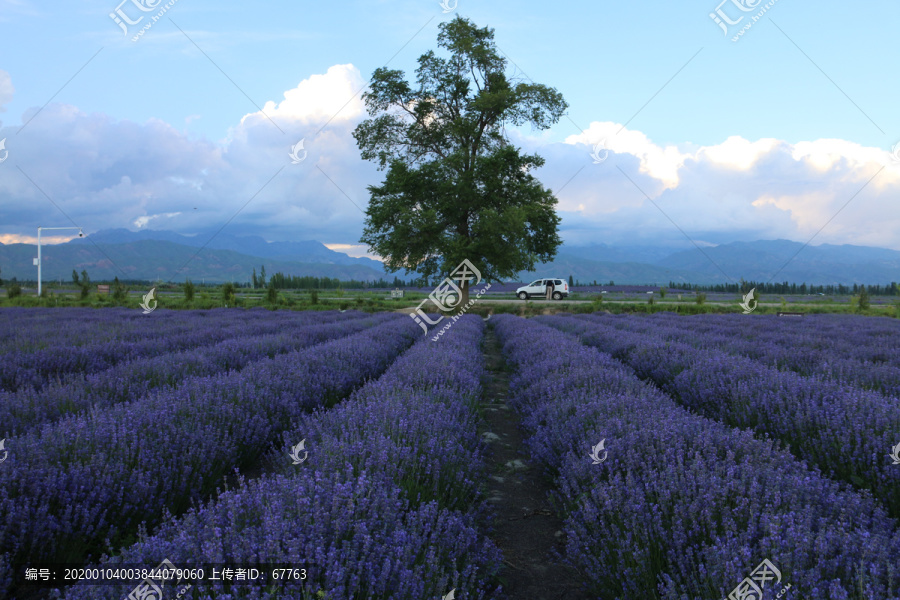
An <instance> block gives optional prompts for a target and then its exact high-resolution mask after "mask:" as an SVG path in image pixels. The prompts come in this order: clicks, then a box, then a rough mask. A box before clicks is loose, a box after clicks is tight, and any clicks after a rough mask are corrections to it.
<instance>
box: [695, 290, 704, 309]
mask: <svg viewBox="0 0 900 600" xmlns="http://www.w3.org/2000/svg"><path fill="white" fill-rule="evenodd" d="M696 302H697V304H698V305H699V306H703V305H704V304H706V294H704V293H703V292H697V300H696Z"/></svg>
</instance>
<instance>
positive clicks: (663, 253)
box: [560, 244, 673, 264]
mask: <svg viewBox="0 0 900 600" xmlns="http://www.w3.org/2000/svg"><path fill="white" fill-rule="evenodd" d="M672 252H673V249H672V248H666V247H663V246H608V245H607V244H594V245H592V246H563V247H562V248H560V256H572V257H578V258H583V259H587V260H591V261H597V262H613V263H646V264H656V262H657V261H659V260H662V259H663V258H665V257H667V256H669V255H670V254H672Z"/></svg>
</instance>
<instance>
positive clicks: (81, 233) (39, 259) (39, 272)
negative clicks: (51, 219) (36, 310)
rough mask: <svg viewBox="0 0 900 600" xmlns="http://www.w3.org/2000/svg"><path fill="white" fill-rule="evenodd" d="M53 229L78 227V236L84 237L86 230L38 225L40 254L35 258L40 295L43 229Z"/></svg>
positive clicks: (39, 294)
mask: <svg viewBox="0 0 900 600" xmlns="http://www.w3.org/2000/svg"><path fill="white" fill-rule="evenodd" d="M44 229H46V230H48V231H49V230H51V229H55V230H58V229H77V230H78V237H84V232H83V231H82V230H81V227H38V255H37V258H36V259H34V264H35V265H37V268H38V292H37V293H38V297H39V298H40V296H41V230H44Z"/></svg>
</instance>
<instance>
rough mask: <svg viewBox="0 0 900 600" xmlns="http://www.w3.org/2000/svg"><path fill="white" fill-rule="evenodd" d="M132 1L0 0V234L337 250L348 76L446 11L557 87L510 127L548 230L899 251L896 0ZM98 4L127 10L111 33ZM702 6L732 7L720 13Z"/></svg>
mask: <svg viewBox="0 0 900 600" xmlns="http://www.w3.org/2000/svg"><path fill="white" fill-rule="evenodd" d="M140 1H141V0H126V2H125V3H123V4H121V5H120V4H118V0H109V1H107V0H102V1H100V0H82V1H76V2H67V3H54V4H53V5H52V7H50V6H48V3H38V2H35V1H33V0H0V39H2V40H3V45H2V47H3V50H2V53H0V111H2V112H0V139H5V140H6V142H5V150H0V159H3V157H4V152H8V153H9V154H8V155H6V159H5V160H3V162H2V163H0V242H3V243H11V242H15V241H33V240H34V238H35V237H36V228H37V227H38V226H39V225H40V226H53V225H57V226H65V225H71V221H74V222H76V223H77V224H78V225H81V226H83V227H85V230H86V232H91V231H96V230H99V229H106V228H112V227H127V228H130V229H138V228H151V229H170V230H174V231H178V232H180V233H183V234H193V233H201V232H203V233H204V234H208V232H214V231H217V230H218V229H219V228H220V227H222V226H223V225H225V224H226V223H228V225H227V231H228V232H229V233H232V234H238V235H240V234H245V233H246V234H257V235H261V236H263V237H264V238H266V239H269V240H290V239H316V240H319V241H321V242H323V243H326V244H328V245H329V246H332V247H334V248H336V249H342V250H344V251H347V252H349V253H351V254H354V255H362V254H364V253H365V248H364V247H359V246H358V240H359V236H360V234H361V232H362V228H363V220H364V217H363V214H362V212H361V211H360V209H359V208H358V207H362V208H365V204H366V202H367V198H368V193H367V191H366V186H367V185H371V184H376V183H378V182H379V181H380V179H381V176H382V175H383V174H382V173H380V172H378V171H377V170H376V169H375V168H374V165H372V164H371V163H367V162H365V161H363V160H362V159H361V158H360V157H359V151H358V149H357V148H356V145H355V140H354V139H353V138H352V136H351V135H350V133H351V132H352V130H353V128H354V127H355V126H356V125H357V124H358V123H359V122H360V121H361V120H362V119H364V118H365V117H366V115H365V112H364V107H363V105H362V102H361V101H360V100H359V96H358V95H355V92H356V91H357V90H358V89H359V88H360V87H362V86H364V85H365V82H366V81H367V80H368V78H369V77H370V76H371V74H372V72H373V71H374V70H375V69H376V68H378V67H380V66H384V65H387V66H389V67H390V68H397V69H402V70H403V71H405V72H406V73H407V78H408V79H409V80H413V78H414V73H413V71H414V69H415V67H416V60H417V58H418V57H419V56H420V55H421V54H422V53H423V52H425V51H427V50H429V49H436V37H437V33H438V25H439V23H441V22H442V21H446V20H449V19H451V18H453V17H454V16H456V15H457V14H461V15H463V16H465V17H467V18H469V19H471V20H472V21H474V22H475V24H477V25H478V26H489V27H492V28H493V29H494V30H495V41H496V43H497V46H498V47H499V48H500V50H501V51H502V52H503V53H504V54H505V55H506V56H507V57H508V58H509V60H510V64H509V70H508V72H509V73H510V74H513V73H516V74H519V75H520V76H523V77H527V78H530V79H532V80H533V81H535V82H538V83H543V84H546V85H549V86H552V87H555V88H556V89H557V90H559V91H560V92H562V94H563V96H564V97H565V99H566V100H567V102H568V103H569V105H570V108H569V111H568V115H567V116H565V117H563V118H562V119H561V120H560V121H559V123H557V124H556V125H555V126H554V127H552V128H551V129H549V130H547V131H544V132H540V131H533V130H531V129H530V128H529V127H527V126H526V127H524V128H521V129H518V130H511V131H510V135H511V137H512V139H513V141H514V142H515V143H516V144H517V145H518V146H520V147H521V148H522V149H523V150H524V151H528V152H533V151H536V152H539V153H540V154H542V155H543V156H545V158H546V159H547V164H546V165H545V166H544V167H543V168H541V169H539V170H538V171H537V172H536V175H537V176H538V177H539V178H540V179H541V180H542V182H543V183H544V184H545V185H546V186H548V187H549V188H551V189H553V190H554V191H555V192H556V194H557V197H558V198H559V201H560V203H559V206H558V209H559V211H560V214H561V216H562V218H563V223H562V227H561V234H562V237H563V239H564V240H565V241H566V243H568V244H572V245H585V244H591V243H599V242H606V243H614V244H628V243H641V244H667V245H672V246H678V247H681V246H685V245H689V244H690V243H689V242H687V239H686V237H685V234H687V236H688V237H690V238H691V239H692V240H694V241H695V242H696V243H698V244H701V245H702V244H719V243H727V242H730V241H748V240H754V239H776V238H786V239H793V240H797V241H800V242H806V241H807V240H810V239H812V240H813V244H814V245H815V244H819V243H826V242H827V243H838V244H842V243H849V244H859V245H873V246H883V247H889V248H894V249H900V236H898V235H897V233H896V232H897V231H900V227H898V225H900V207H898V203H897V199H898V191H900V160H897V159H900V147H897V152H896V153H895V154H896V157H895V156H894V155H892V149H893V148H894V147H895V145H896V144H897V143H898V142H900V112H898V109H897V108H896V107H897V99H898V97H900V90H898V89H897V88H898V86H900V78H898V77H897V65H898V64H900V48H898V46H897V44H896V43H894V42H893V38H894V29H895V26H896V24H897V23H900V4H898V3H896V2H888V1H887V0H882V1H875V2H871V3H867V4H866V9H865V10H861V9H854V8H852V7H851V6H850V5H848V4H846V3H838V2H831V1H823V2H818V3H815V5H814V6H809V5H808V3H800V2H796V1H792V0H777V1H773V2H762V1H760V0H726V2H724V3H722V4H718V0H711V1H706V0H689V1H686V2H681V3H678V4H677V5H676V4H675V3H667V2H644V3H625V2H611V1H600V2H597V1H594V2H570V3H565V4H562V5H550V4H549V3H538V2H531V1H520V2H512V1H505V0H498V1H495V2H491V3H476V2H473V1H472V0H459V1H458V3H457V4H456V6H455V8H454V9H453V10H452V11H450V12H446V13H445V12H443V9H442V7H441V5H439V3H438V2H437V1H436V0H428V1H424V0H422V1H388V0H384V1H378V0H375V1H368V2H343V3H331V4H326V3H307V2H296V1H293V2H276V1H273V2H266V3H260V4H255V5H254V4H250V3H243V2H230V1H218V2H210V1H208V0H175V1H174V4H173V5H172V6H171V7H170V8H168V10H167V12H166V13H165V14H164V15H163V16H162V18H160V19H159V20H158V21H157V22H155V23H153V25H152V27H151V28H150V29H148V30H146V31H145V32H144V34H143V35H142V36H141V37H140V38H139V39H138V40H137V41H132V36H133V34H135V33H136V32H137V31H138V30H139V29H140V27H141V26H143V25H145V24H146V23H148V22H149V21H150V18H151V17H150V16H151V15H154V14H156V13H157V12H159V10H161V9H162V7H164V6H165V5H166V4H167V3H166V2H159V0H143V1H144V2H145V4H149V5H150V6H154V7H155V9H154V10H153V11H149V12H142V11H141V10H139V9H138V8H137V7H136V3H137V4H139V3H140ZM448 1H449V0H448ZM157 3H158V4H159V6H156V5H157ZM452 4H453V3H452V2H450V5H451V6H452ZM740 4H743V8H744V9H746V10H742V9H741V7H740V6H738V5H740ZM769 4H771V6H768V5H769ZM767 6H768V8H766V7H767ZM117 7H118V8H119V9H120V13H119V14H124V15H126V16H127V17H128V18H130V19H131V20H137V18H138V17H139V16H142V15H143V16H144V18H143V20H142V22H141V23H139V24H137V25H134V26H131V27H130V28H129V34H128V35H127V36H126V35H125V34H124V33H123V31H122V29H120V28H119V26H117V25H116V23H115V22H114V21H113V19H112V18H111V17H110V13H113V12H114V11H115V10H116V8H117ZM717 9H718V11H719V12H718V14H719V15H720V16H723V15H724V16H725V17H727V19H728V20H731V21H737V20H738V19H739V18H740V17H743V18H742V20H741V22H739V23H737V24H735V25H731V26H729V27H728V34H727V35H726V34H725V32H723V30H722V29H720V27H719V26H718V25H717V24H716V23H715V22H714V21H713V19H712V18H711V17H710V14H711V13H713V14H715V13H716V11H717ZM763 11H764V12H763ZM760 13H763V14H761V16H759V18H758V20H757V21H756V22H755V23H753V25H752V27H751V28H749V29H748V30H746V31H745V32H744V34H743V35H742V36H741V37H739V38H737V41H732V38H733V36H734V35H736V34H737V32H738V31H739V30H740V29H741V27H742V26H744V25H745V24H746V23H749V22H751V20H752V19H753V17H754V16H756V15H760ZM51 99H52V100H51ZM48 101H49V103H48ZM45 105H46V106H45ZM42 107H43V108H42ZM26 123H27V125H26ZM23 126H24V127H23ZM623 126H624V128H623ZM301 139H302V140H304V150H305V151H306V152H307V158H306V159H305V160H303V161H302V162H301V163H299V164H292V161H291V157H290V156H289V152H290V149H291V147H292V146H293V145H294V144H296V143H297V142H298V141H299V140H301ZM597 144H602V145H601V146H595V145H597ZM595 147H596V150H597V153H596V156H597V157H601V156H605V157H606V159H605V160H604V161H602V162H599V163H595V161H594V160H593V159H592V157H591V152H592V151H593V150H594V149H595ZM606 149H608V150H609V151H608V153H607V151H606ZM245 205H246V206H245ZM242 207H243V208H242ZM70 219H71V221H70ZM56 239H59V240H62V239H66V238H65V237H64V236H61V237H59V238H56Z"/></svg>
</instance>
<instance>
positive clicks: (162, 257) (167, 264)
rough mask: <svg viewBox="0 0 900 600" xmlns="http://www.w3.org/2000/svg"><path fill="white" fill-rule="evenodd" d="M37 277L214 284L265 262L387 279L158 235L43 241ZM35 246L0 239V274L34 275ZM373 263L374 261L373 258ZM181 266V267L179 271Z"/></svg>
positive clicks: (288, 270)
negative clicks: (114, 239) (82, 275)
mask: <svg viewBox="0 0 900 600" xmlns="http://www.w3.org/2000/svg"><path fill="white" fill-rule="evenodd" d="M198 250H199V252H198ZM42 254H43V265H42V278H43V280H44V281H52V280H58V279H62V280H63V281H71V278H72V269H75V270H76V271H78V272H79V273H81V271H82V270H83V269H84V270H87V272H88V275H90V277H91V279H93V280H105V279H112V278H113V277H119V278H120V279H142V280H148V281H150V280H155V279H157V278H158V277H159V278H161V279H162V280H163V281H167V280H172V281H184V279H185V278H190V279H192V280H193V281H196V282H201V281H206V282H207V283H219V282H223V281H232V280H233V281H235V282H242V283H244V282H247V281H249V280H250V275H251V273H252V272H253V269H254V268H255V269H256V270H257V273H259V270H260V266H261V265H263V264H265V266H266V272H267V274H268V275H271V274H272V273H275V272H276V271H280V272H282V273H284V274H286V275H297V276H312V277H332V278H335V277H336V278H339V279H345V280H346V279H357V280H361V281H374V280H377V279H380V278H384V279H391V278H392V276H391V277H389V276H388V275H386V274H385V273H384V270H383V269H381V270H375V269H372V268H370V267H368V266H365V265H359V264H335V263H321V262H319V263H315V262H299V261H286V260H278V259H270V258H262V257H259V256H250V255H247V254H241V253H239V252H234V251H232V250H217V249H211V248H204V249H202V250H200V249H199V248H196V247H192V246H185V245H183V244H176V243H174V242H168V241H161V240H140V241H134V242H130V243H126V244H106V243H103V244H96V245H94V244H90V243H88V244H84V243H78V244H73V243H67V244H57V245H48V246H43V248H42ZM35 256H37V247H36V246H35V245H31V244H8V245H2V244H0V269H2V272H0V276H2V277H3V278H4V279H11V278H12V277H17V278H19V279H27V280H34V279H36V277H37V269H36V267H34V266H33V265H32V258H33V257H35ZM373 262H376V263H377V264H379V265H380V264H381V263H378V262H377V261H373ZM182 267H185V268H184V269H183V270H179V269H181V268H182Z"/></svg>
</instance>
